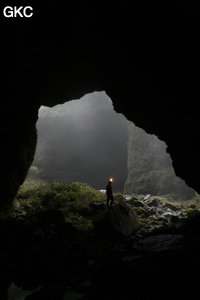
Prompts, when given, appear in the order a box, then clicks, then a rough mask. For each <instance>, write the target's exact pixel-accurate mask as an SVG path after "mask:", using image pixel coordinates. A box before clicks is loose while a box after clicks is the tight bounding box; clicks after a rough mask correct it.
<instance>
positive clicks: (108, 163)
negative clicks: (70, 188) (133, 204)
mask: <svg viewBox="0 0 200 300" xmlns="http://www.w3.org/2000/svg"><path fill="white" fill-rule="evenodd" d="M37 129H38V143H37V149H36V154H35V158H34V161H33V166H32V173H34V172H35V173H37V172H38V173H39V176H40V178H41V179H42V180H44V181H47V182H52V181H59V182H63V183H71V182H73V181H78V182H85V183H87V184H89V185H91V186H92V187H94V188H95V189H99V190H100V189H104V188H105V185H106V182H107V179H108V178H109V177H113V178H114V189H115V191H116V192H117V191H119V192H121V193H124V194H128V195H132V194H137V195H139V194H143V195H146V194H151V195H170V197H171V198H172V199H173V198H175V199H179V200H185V199H188V198H191V197H193V196H194V193H195V192H194V190H193V189H191V188H189V187H188V186H187V185H186V184H185V182H184V181H183V180H181V179H180V178H178V177H176V175H175V173H174V169H173V167H172V161H171V158H170V155H169V154H168V153H167V152H166V148H167V145H166V144H165V143H164V142H163V141H160V140H159V139H158V138H157V137H156V136H155V135H150V134H147V133H146V132H145V131H144V130H143V129H140V128H138V127H136V126H135V125H134V124H133V123H132V122H129V121H128V120H127V119H126V118H125V116H124V115H122V114H120V113H117V112H116V111H115V110H114V107H113V103H112V100H111V99H110V98H109V97H108V96H107V94H106V93H105V92H104V91H102V92H93V93H90V94H86V95H85V96H83V97H82V98H81V99H78V100H72V101H68V102H66V103H64V104H60V105H56V106H54V107H52V108H49V107H44V106H42V107H41V108H40V111H39V120H38V122H37Z"/></svg>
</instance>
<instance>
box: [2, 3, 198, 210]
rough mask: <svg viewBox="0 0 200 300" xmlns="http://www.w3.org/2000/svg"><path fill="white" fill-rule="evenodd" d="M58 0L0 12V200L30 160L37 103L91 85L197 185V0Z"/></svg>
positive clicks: (68, 97)
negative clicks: (14, 15)
mask: <svg viewBox="0 0 200 300" xmlns="http://www.w3.org/2000/svg"><path fill="white" fill-rule="evenodd" d="M63 3H64V2H63V1H48V5H46V2H45V1H44V2H43V4H40V6H36V4H34V3H33V7H34V13H35V15H34V18H32V19H23V20H22V19H20V20H19V19H6V18H3V17H2V18H3V19H2V25H3V26H2V28H3V30H2V40H3V45H2V49H1V50H2V51H1V55H2V68H1V72H2V76H1V78H3V79H2V90H1V93H2V101H1V136H2V140H1V141H2V155H1V166H2V168H1V182H0V184H1V187H0V191H1V194H0V195H1V207H2V206H4V204H5V203H8V202H9V201H12V199H13V197H14V195H15V193H16V191H17V188H18V186H19V185H20V184H21V183H22V182H23V180H24V178H25V175H26V172H27V170H28V167H29V165H30V164H31V162H32V159H33V156H34V149H35V143H36V131H35V122H36V120H37V110H38V108H39V107H40V105H42V104H43V105H49V106H53V105H56V104H58V103H63V102H65V101H67V100H71V99H75V98H80V97H81V96H83V95H84V94H85V93H89V92H93V91H95V90H97V91H100V90H105V91H106V93H107V94H108V95H109V96H110V98H111V99H112V101H113V103H114V107H115V109H116V111H117V112H121V113H123V114H124V115H125V116H126V117H127V118H128V119H129V120H130V121H133V122H134V124H135V125H136V126H139V127H141V128H143V129H144V130H145V131H146V132H148V133H154V134H156V135H157V136H158V137H159V138H160V139H161V140H164V141H165V142H166V144H167V145H168V151H169V153H170V155H171V158H172V160H173V166H174V168H175V172H176V174H177V175H178V176H180V177H181V178H183V179H184V180H185V181H186V183H187V184H188V185H189V186H191V187H192V188H194V189H195V190H196V191H197V192H200V186H199V179H200V178H199V174H200V172H199V171H200V170H199V169H200V158H199V153H200V145H199V143H198V139H199V124H198V123H199V121H198V119H199V114H198V101H197V100H198V99H199V74H198V72H196V70H199V65H200V63H199V43H198V38H197V37H198V28H199V26H198V25H199V24H198V22H199V21H198V20H199V9H198V4H197V2H195V1H191V2H190V3H189V4H187V3H186V2H185V1H184V5H182V4H181V3H180V1H164V2H162V4H161V3H160V1H152V2H150V1H148V2H145V1H138V2H137V1H135V2H134V4H133V2H132V1H124V2H122V1H115V2H113V1H111V2H110V3H109V4H108V3H107V4H105V3H104V2H101V3H96V2H95V4H94V3H93V4H92V3H89V2H88V3H87V4H86V3H83V2H81V1H76V2H74V4H70V5H69V6H68V7H67V9H64V6H63V5H64V4H63ZM62 8H63V9H62ZM159 16H161V18H158V17H159Z"/></svg>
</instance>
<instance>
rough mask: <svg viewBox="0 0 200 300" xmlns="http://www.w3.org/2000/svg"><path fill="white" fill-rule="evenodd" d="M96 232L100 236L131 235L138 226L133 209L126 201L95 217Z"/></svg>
mask: <svg viewBox="0 0 200 300" xmlns="http://www.w3.org/2000/svg"><path fill="white" fill-rule="evenodd" d="M93 226H94V230H95V232H96V233H97V234H98V235H100V236H107V237H108V236H111V237H112V236H116V235H122V236H130V235H131V234H132V233H133V232H134V231H135V230H136V228H137V219H136V216H135V214H134V213H133V211H132V209H131V208H130V207H129V206H128V205H127V204H126V203H124V202H121V203H119V204H116V205H114V206H113V207H112V209H110V210H107V211H104V212H102V213H101V214H99V215H97V216H96V217H95V218H94V219H93Z"/></svg>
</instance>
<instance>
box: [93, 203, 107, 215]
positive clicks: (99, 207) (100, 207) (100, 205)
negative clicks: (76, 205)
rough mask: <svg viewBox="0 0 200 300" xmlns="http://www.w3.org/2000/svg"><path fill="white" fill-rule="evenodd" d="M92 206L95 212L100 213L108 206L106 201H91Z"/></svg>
mask: <svg viewBox="0 0 200 300" xmlns="http://www.w3.org/2000/svg"><path fill="white" fill-rule="evenodd" d="M90 207H91V208H92V210H93V211H94V212H95V213H100V212H102V211H104V210H105V208H106V206H105V203H103V202H91V203H90Z"/></svg>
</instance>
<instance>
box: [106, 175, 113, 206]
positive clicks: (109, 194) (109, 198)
mask: <svg viewBox="0 0 200 300" xmlns="http://www.w3.org/2000/svg"><path fill="white" fill-rule="evenodd" d="M111 184H112V178H111V179H109V180H108V185H107V186H106V196H107V208H108V209H110V208H112V205H113V202H114V197H113V193H112V186H111Z"/></svg>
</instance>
